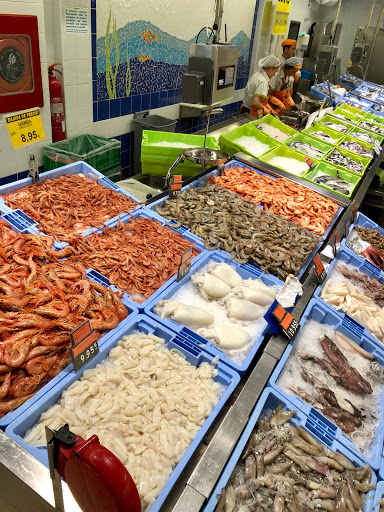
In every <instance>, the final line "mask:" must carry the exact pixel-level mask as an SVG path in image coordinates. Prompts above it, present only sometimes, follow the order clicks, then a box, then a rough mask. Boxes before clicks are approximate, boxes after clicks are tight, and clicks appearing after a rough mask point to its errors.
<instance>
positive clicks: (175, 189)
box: [169, 175, 183, 199]
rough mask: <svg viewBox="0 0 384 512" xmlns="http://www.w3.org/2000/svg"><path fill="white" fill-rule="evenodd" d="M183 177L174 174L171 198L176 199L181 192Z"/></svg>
mask: <svg viewBox="0 0 384 512" xmlns="http://www.w3.org/2000/svg"><path fill="white" fill-rule="evenodd" d="M182 180H183V177H182V176H180V175H176V176H173V178H172V183H171V186H170V187H169V199H175V197H177V196H178V195H179V194H180V190H181V185H182Z"/></svg>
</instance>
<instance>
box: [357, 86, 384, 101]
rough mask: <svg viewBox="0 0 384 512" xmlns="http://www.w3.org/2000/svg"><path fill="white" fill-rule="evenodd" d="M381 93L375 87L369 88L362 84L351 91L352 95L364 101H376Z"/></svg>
mask: <svg viewBox="0 0 384 512" xmlns="http://www.w3.org/2000/svg"><path fill="white" fill-rule="evenodd" d="M381 92H382V91H381V89H378V88H377V87H371V86H367V85H364V84H363V85H361V86H360V87H357V89H355V90H354V91H353V95H356V96H358V97H359V98H361V99H364V100H366V101H377V100H378V99H379V97H380V94H381Z"/></svg>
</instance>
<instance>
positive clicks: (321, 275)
mask: <svg viewBox="0 0 384 512" xmlns="http://www.w3.org/2000/svg"><path fill="white" fill-rule="evenodd" d="M313 264H314V266H315V270H316V277H317V280H318V281H319V283H320V284H322V283H324V281H325V280H326V278H327V272H326V271H325V268H324V263H323V262H322V261H321V259H320V256H319V254H316V256H315V257H314V259H313Z"/></svg>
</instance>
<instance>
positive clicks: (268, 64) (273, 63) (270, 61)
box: [258, 55, 280, 68]
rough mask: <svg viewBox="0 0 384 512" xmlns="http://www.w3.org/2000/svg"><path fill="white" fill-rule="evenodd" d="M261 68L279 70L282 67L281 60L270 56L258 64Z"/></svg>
mask: <svg viewBox="0 0 384 512" xmlns="http://www.w3.org/2000/svg"><path fill="white" fill-rule="evenodd" d="M258 65H259V68H278V67H279V66H280V59H278V58H277V57H275V56H274V55H268V57H264V59H260V60H259V62H258Z"/></svg>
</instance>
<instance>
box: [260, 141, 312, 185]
mask: <svg viewBox="0 0 384 512" xmlns="http://www.w3.org/2000/svg"><path fill="white" fill-rule="evenodd" d="M277 156H281V157H285V158H292V159H293V160H298V161H299V162H304V163H305V164H306V161H305V159H306V158H308V157H307V156H305V155H303V154H302V153H298V152H297V151H295V150H293V149H291V148H288V147H287V146H279V147H277V148H275V149H272V150H271V151H269V152H268V153H265V155H262V156H261V157H259V160H261V161H262V162H265V163H267V164H269V165H272V166H273V167H277V168H278V169H282V170H283V171H286V172H289V173H290V174H294V173H291V172H290V171H287V170H286V169H284V168H283V167H280V166H277V165H275V164H271V163H270V162H271V160H272V159H273V158H275V157H277ZM311 160H312V162H313V163H314V164H317V163H318V160H315V159H314V158H311ZM308 169H309V166H308ZM306 173H307V171H305V172H303V174H294V176H298V177H299V178H302V177H303V176H304V175H305V174H306Z"/></svg>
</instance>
